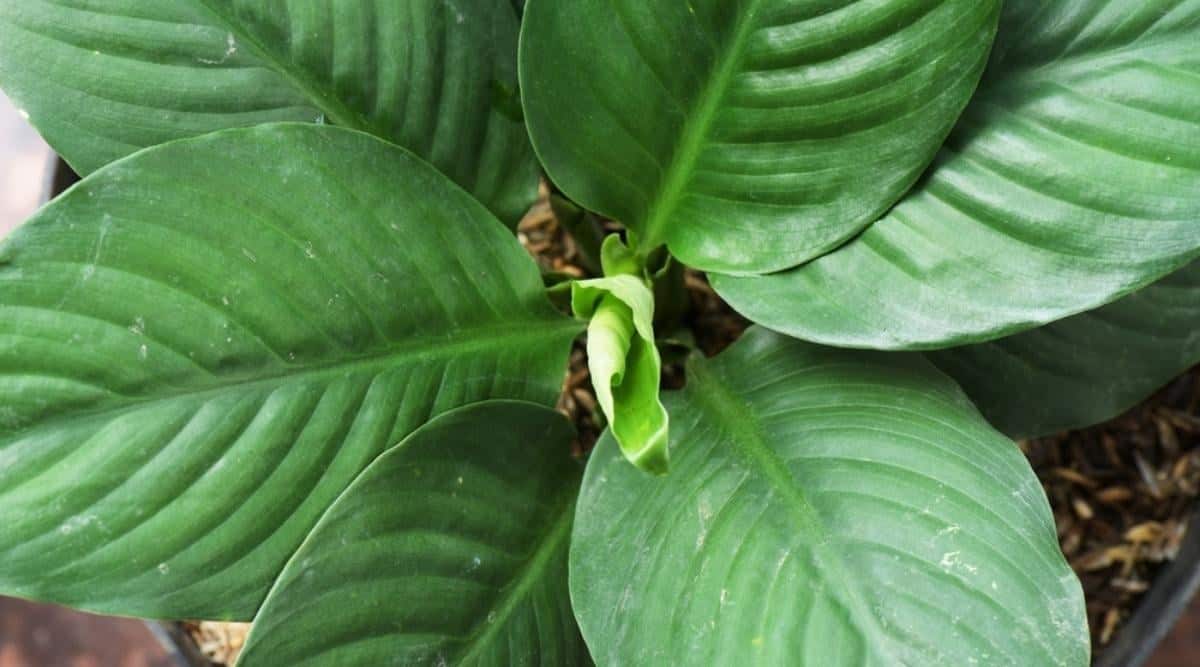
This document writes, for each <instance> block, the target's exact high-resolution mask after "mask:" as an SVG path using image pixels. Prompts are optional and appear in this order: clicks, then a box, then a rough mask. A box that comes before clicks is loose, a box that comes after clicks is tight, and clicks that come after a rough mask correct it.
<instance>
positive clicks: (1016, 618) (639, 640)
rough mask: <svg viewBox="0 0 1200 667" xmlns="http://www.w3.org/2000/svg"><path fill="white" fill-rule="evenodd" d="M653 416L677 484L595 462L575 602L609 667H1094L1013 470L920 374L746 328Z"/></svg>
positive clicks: (1060, 566) (1075, 598)
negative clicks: (667, 432) (666, 438)
mask: <svg viewBox="0 0 1200 667" xmlns="http://www.w3.org/2000/svg"><path fill="white" fill-rule="evenodd" d="M693 361H694V363H692V364H691V365H690V367H689V374H688V384H687V388H686V389H684V390H683V391H682V392H677V393H670V394H668V395H667V396H666V402H667V406H668V409H669V410H670V412H671V418H672V422H673V424H674V426H673V429H672V437H671V441H672V453H671V455H672V471H671V474H670V475H669V476H667V477H666V478H663V479H651V478H648V477H646V476H644V475H638V474H636V472H635V471H633V470H632V469H630V468H629V466H626V465H624V464H623V461H621V460H620V455H619V453H618V452H617V450H616V447H615V445H614V443H613V441H612V439H611V438H609V437H606V438H604V439H603V440H602V441H601V443H600V444H599V446H598V447H597V449H596V451H595V452H594V453H593V454H592V458H591V461H590V462H589V463H588V469H587V473H586V475H585V478H584V484H583V491H582V492H581V494H580V498H579V506H578V509H577V511H576V517H575V529H574V535H573V537H572V544H571V599H572V601H573V603H574V608H575V613H576V617H577V618H578V619H579V622H580V627H581V629H582V631H583V636H584V638H585V639H586V640H587V643H588V646H589V647H590V648H591V651H592V655H593V657H594V658H595V659H596V662H597V663H598V664H602V665H616V664H622V665H805V666H810V667H839V666H841V665H872V666H875V665H878V666H879V667H885V666H886V667H891V666H893V665H921V666H922V667H925V666H934V665H938V666H940V665H945V666H947V667H962V666H963V665H975V664H978V665H996V666H1000V665H1004V666H1008V665H1062V666H1065V667H1084V666H1085V665H1087V664H1088V652H1089V638H1088V630H1087V621H1086V617H1085V613H1084V604H1083V592H1082V590H1081V587H1080V585H1079V582H1078V580H1077V579H1076V578H1075V576H1074V574H1073V573H1072V572H1071V569H1070V567H1068V566H1067V563H1066V561H1065V560H1064V558H1063V555H1062V553H1061V552H1060V551H1059V547H1058V540H1057V538H1056V535H1055V529H1054V519H1053V517H1052V515H1051V513H1050V507H1049V504H1048V503H1047V501H1046V496H1045V494H1044V493H1043V492H1042V489H1041V486H1040V485H1039V483H1038V480H1037V477H1035V476H1034V474H1033V471H1032V470H1031V469H1030V467H1029V464H1028V462H1027V461H1026V460H1025V458H1024V457H1023V456H1022V455H1021V452H1020V450H1018V449H1017V447H1016V446H1015V445H1014V444H1013V443H1012V442H1011V441H1009V440H1007V439H1005V438H1004V437H1002V436H1001V435H1000V434H998V433H996V432H995V431H994V430H992V429H991V428H990V427H989V426H988V425H987V424H986V423H985V422H984V421H983V419H981V418H980V416H979V414H978V413H977V412H976V411H975V409H974V408H973V407H972V406H971V404H970V403H969V402H968V401H967V399H966V397H965V396H964V395H963V394H962V392H961V391H960V390H959V389H958V388H957V387H956V386H955V385H954V384H953V383H952V382H951V381H950V380H949V379H948V378H947V377H946V376H944V375H942V374H941V373H939V372H938V371H936V370H935V369H934V368H933V367H932V366H931V365H929V364H928V363H927V362H925V361H924V360H923V359H921V358H920V357H919V356H916V355H880V354H877V353H866V352H850V351H845V350H835V349H831V348H825V347H820V346H815V345H810V344H807V343H803V342H800V341H796V340H791V339H787V338H784V337H782V336H779V335H777V334H773V333H770V332H768V331H766V330H765V329H758V328H755V329H751V330H750V331H748V332H747V333H746V335H745V337H744V338H743V339H742V340H741V341H740V342H738V343H736V344H735V345H734V346H733V347H731V348H730V349H729V350H728V351H726V352H724V353H723V354H722V355H720V356H719V357H717V358H716V359H713V360H709V361H705V360H703V359H698V358H697V359H694V360H693Z"/></svg>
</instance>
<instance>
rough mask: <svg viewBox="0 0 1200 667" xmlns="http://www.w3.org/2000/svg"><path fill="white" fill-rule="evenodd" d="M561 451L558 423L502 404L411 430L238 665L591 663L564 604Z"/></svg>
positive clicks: (322, 537) (274, 596)
mask: <svg viewBox="0 0 1200 667" xmlns="http://www.w3.org/2000/svg"><path fill="white" fill-rule="evenodd" d="M570 442H571V431H570V426H569V425H568V424H567V423H566V420H565V419H563V417H562V416H561V415H559V414H557V413H555V412H554V411H553V410H550V409H549V408H543V407H540V406H536V405H531V404H527V403H512V402H505V401H489V402H486V403H481V404H478V405H474V406H469V407H466V408H461V409H458V410H455V411H453V412H450V413H447V414H445V415H442V416H441V417H438V418H437V419H434V420H433V421H432V422H430V423H429V424H427V425H426V426H424V427H422V428H420V429H419V430H417V431H416V432H415V433H413V434H412V435H411V436H409V437H408V439H407V440H405V441H404V442H403V443H401V444H400V445H399V446H397V447H395V448H393V449H392V450H390V451H388V452H387V453H386V454H384V455H383V456H381V457H380V458H379V459H378V460H377V461H375V462H374V463H372V464H371V466H370V467H368V468H367V469H366V470H365V471H364V472H363V474H362V475H361V476H360V477H359V478H358V479H357V480H355V482H354V483H353V484H352V485H350V487H349V488H348V489H347V490H346V492H345V493H344V494H343V495H342V497H341V498H340V499H339V500H338V501H337V502H336V503H335V504H334V505H333V507H331V508H330V510H329V512H328V513H327V514H326V515H325V516H324V517H323V518H322V519H321V521H320V523H319V524H317V527H316V529H315V530H314V531H313V534H312V535H311V536H310V537H309V538H308V541H306V542H305V543H304V546H303V547H302V548H301V549H300V550H299V551H298V552H297V553H296V556H295V557H294V558H292V560H291V562H290V563H288V566H287V568H285V569H284V571H283V574H282V575H280V578H279V582H278V583H277V584H276V585H275V588H273V589H272V591H271V594H270V595H269V596H268V597H267V601H266V603H265V604H264V605H263V609H262V612H260V613H259V616H258V618H257V619H256V620H255V625H254V631H253V633H252V634H251V636H250V641H249V643H248V645H247V648H246V651H245V653H244V654H243V655H242V657H241V658H240V659H239V660H238V664H239V665H241V667H256V666H258V665H264V666H270V667H274V666H275V665H313V666H316V665H330V666H331V667H337V666H341V665H430V666H433V665H462V666H464V667H466V666H468V665H470V666H484V665H495V666H497V667H508V666H510V665H512V666H531V667H532V666H534V665H544V666H545V667H571V666H573V665H583V664H589V661H588V658H587V649H586V647H585V646H584V644H583V639H582V638H581V637H580V636H579V629H578V628H577V627H576V625H575V618H574V617H573V616H572V615H571V601H570V598H569V596H568V592H567V547H568V542H569V539H570V536H571V518H572V515H573V513H574V508H575V496H576V493H577V492H578V488H579V487H578V484H579V474H580V466H579V464H578V463H576V462H575V461H573V460H572V459H571V447H570Z"/></svg>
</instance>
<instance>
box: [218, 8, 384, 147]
mask: <svg viewBox="0 0 1200 667" xmlns="http://www.w3.org/2000/svg"><path fill="white" fill-rule="evenodd" d="M195 2H196V3H197V4H198V5H200V6H201V7H202V8H204V9H205V10H207V11H208V13H209V14H211V15H212V16H213V18H215V19H216V20H217V22H218V23H220V24H221V27H223V28H225V29H226V30H228V31H229V32H230V33H231V34H232V35H233V36H234V37H235V38H236V39H237V43H238V44H245V45H249V47H250V48H251V49H252V50H253V51H254V53H255V55H257V56H258V58H259V59H260V60H262V61H263V62H264V63H265V64H266V65H268V66H269V67H270V68H271V69H272V70H274V71H275V73H276V74H278V75H279V76H281V77H283V79H284V80H285V81H287V82H288V83H289V84H291V86H292V87H293V88H295V89H297V90H298V91H299V92H300V94H301V95H302V96H304V97H305V98H307V99H308V101H309V102H310V103H311V104H312V105H313V106H315V107H317V109H319V110H320V111H321V113H322V114H324V115H325V117H326V118H328V119H329V120H331V121H333V123H334V124H336V125H340V126H342V127H346V128H350V129H353V130H359V131H361V132H367V133H368V134H374V135H376V136H384V137H385V135H384V134H383V133H381V132H379V131H378V129H377V128H376V127H375V126H374V125H373V124H372V123H371V122H370V121H369V120H368V119H367V117H366V116H365V115H364V114H363V113H361V112H359V111H356V110H354V109H352V108H350V107H349V106H347V105H346V104H345V103H344V102H342V100H341V99H339V98H338V97H337V95H336V94H335V93H334V92H333V91H331V90H326V89H325V86H323V85H322V84H320V83H318V82H317V81H316V80H314V79H313V78H312V77H311V76H309V75H308V73H307V72H305V71H304V70H303V69H302V68H292V67H289V66H288V65H289V63H288V61H287V60H286V59H285V58H283V57H280V56H279V55H278V54H276V53H275V52H274V51H272V50H270V49H268V48H267V47H266V46H265V45H264V44H263V43H262V41H260V40H259V39H258V37H257V36H256V35H255V34H254V33H252V32H250V31H249V30H248V29H247V28H246V27H245V26H244V25H243V24H242V23H240V22H239V21H238V20H237V19H236V18H235V17H233V16H230V15H229V14H228V13H227V12H226V11H225V10H223V9H221V8H219V7H217V6H216V5H214V4H213V2H212V0H195ZM385 138H386V137H385Z"/></svg>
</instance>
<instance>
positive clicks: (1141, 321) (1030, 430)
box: [929, 262, 1200, 437]
mask: <svg viewBox="0 0 1200 667" xmlns="http://www.w3.org/2000/svg"><path fill="white" fill-rule="evenodd" d="M929 358H930V359H931V360H932V361H933V362H934V363H935V364H937V365H938V367H939V368H941V369H942V370H944V371H945V372H946V373H948V374H950V375H951V376H953V377H954V379H956V380H958V382H959V384H961V385H962V387H963V389H964V390H965V391H966V392H967V394H968V395H969V396H970V397H971V399H972V400H973V401H974V402H975V404H976V405H978V406H979V409H980V411H982V412H983V414H984V416H986V417H987V418H988V420H989V421H991V422H992V424H994V425H995V426H996V427H997V428H999V429H1000V430H1002V431H1004V432H1005V433H1008V434H1010V435H1012V436H1013V437H1034V436H1039V435H1046V434H1049V433H1053V432H1055V431H1060V430H1064V429H1068V428H1080V427H1084V426H1090V425H1092V424H1097V423H1099V422H1102V421H1104V420H1106V419H1109V418H1112V417H1115V416H1116V415H1118V414H1120V413H1121V412H1122V411H1124V410H1125V409H1127V408H1129V407H1131V406H1133V405H1135V404H1137V403H1138V402H1139V401H1140V400H1142V399H1143V398H1145V397H1146V396H1148V395H1149V394H1150V393H1152V392H1153V391H1154V390H1156V389H1158V388H1159V387H1161V386H1163V385H1164V384H1166V383H1167V382H1168V381H1169V380H1170V379H1171V378H1173V377H1175V376H1176V375H1178V374H1180V373H1181V372H1183V371H1184V370H1186V369H1187V368H1188V367H1189V366H1192V365H1194V364H1196V363H1200V262H1193V263H1192V264H1189V265H1188V266H1186V267H1184V268H1183V269H1181V270H1179V271H1176V272H1175V273H1173V274H1171V275H1169V276H1167V277H1166V278H1164V279H1162V280H1160V281H1158V282H1157V283H1154V284H1153V285H1151V286H1149V287H1146V288H1144V289H1142V290H1140V291H1138V292H1134V293H1133V294H1131V295H1129V296H1127V297H1125V298H1123V299H1121V300H1120V301H1116V302H1114V303H1111V304H1109V305H1107V306H1104V307H1103V308H1098V309H1096V310H1093V311H1090V312H1087V313H1083V314H1082V315H1076V316H1074V317H1070V318H1067V319H1065V320H1060V321H1058V322H1054V323H1053V324H1047V325H1046V326H1043V327H1041V328H1038V329H1033V330H1032V331H1027V332H1024V333H1020V334H1017V335H1015V336H1010V337H1008V338H1002V339H1000V340H995V341H992V342H990V343H980V344H978V345H970V346H966V347H960V348H954V349H951V350H942V351H939V352H933V353H930V357H929Z"/></svg>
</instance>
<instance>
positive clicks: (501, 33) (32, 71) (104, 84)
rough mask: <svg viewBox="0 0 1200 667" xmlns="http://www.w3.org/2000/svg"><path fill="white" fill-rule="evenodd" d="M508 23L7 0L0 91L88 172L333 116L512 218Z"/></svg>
mask: <svg viewBox="0 0 1200 667" xmlns="http://www.w3.org/2000/svg"><path fill="white" fill-rule="evenodd" d="M517 30H518V22H517V17H516V14H515V13H514V11H513V7H512V4H511V3H510V2H509V1H508V0H472V1H470V2H445V1H444V0H404V1H403V2H395V1H394V0H87V1H86V2H85V1H80V0H72V1H71V2H62V1H61V0H6V1H4V2H0V88H3V89H4V91H5V93H7V94H8V95H9V96H10V97H11V98H12V99H13V100H14V101H15V102H16V104H17V106H18V107H20V108H23V109H24V110H25V112H26V113H28V114H29V118H30V120H31V121H32V122H33V124H34V125H35V126H37V128H38V129H39V130H40V131H41V132H42V135H43V136H45V137H46V140H47V141H49V142H50V144H51V145H52V146H53V147H54V148H55V149H56V150H57V151H58V152H59V153H60V154H62V155H63V157H65V158H66V160H67V162H69V163H70V164H71V166H73V167H74V168H75V170H76V171H78V172H80V173H83V174H86V173H89V172H91V171H93V170H95V169H97V168H99V167H100V166H102V165H104V164H107V163H108V162H111V161H112V160H115V159H117V158H119V157H122V156H125V155H128V154H129V153H132V152H133V151H135V150H138V149H139V148H143V147H145V146H153V145H156V144H160V143H163V142H165V141H169V140H171V139H177V138H181V137H190V136H195V135H198V134H203V133H205V132H211V131H213V130H220V129H225V128H231V127H241V126H247V125H254V124H258V123H265V122H271V121H281V120H291V121H307V122H317V123H324V122H328V123H332V124H335V125H340V126H343V127H348V128H354V129H358V130H363V131H366V132H370V133H372V134H375V135H377V136H380V137H382V138H385V139H388V140H390V141H393V142H395V143H398V144H400V145H402V146H404V147H406V148H408V149H410V150H412V151H413V152H415V153H417V154H418V155H420V156H421V157H423V158H425V159H426V160H427V161H429V162H432V163H433V164H434V166H436V167H437V168H438V169H440V170H441V171H442V173H444V174H446V175H448V176H450V177H451V178H452V179H454V181H456V182H457V183H458V184H460V185H461V186H463V187H464V188H466V189H467V190H469V191H471V192H472V193H474V194H475V196H476V197H477V198H479V199H480V200H481V201H483V202H484V203H486V204H487V205H488V207H489V208H491V210H492V211H493V212H495V213H496V214H497V215H498V216H499V217H500V218H501V219H503V220H506V221H510V222H512V221H515V220H516V219H518V218H519V217H520V215H521V214H522V213H524V211H525V209H526V208H528V206H529V204H530V203H531V202H532V200H533V198H534V197H535V196H536V191H537V179H538V170H537V163H536V159H535V158H534V156H533V151H532V149H531V148H530V146H529V139H528V137H527V135H526V133H525V128H524V124H523V122H522V118H521V113H520V102H519V99H518V98H519V96H518V94H517V90H516V82H517V75H516V54H517Z"/></svg>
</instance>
